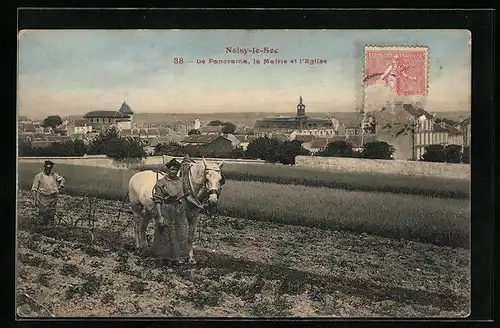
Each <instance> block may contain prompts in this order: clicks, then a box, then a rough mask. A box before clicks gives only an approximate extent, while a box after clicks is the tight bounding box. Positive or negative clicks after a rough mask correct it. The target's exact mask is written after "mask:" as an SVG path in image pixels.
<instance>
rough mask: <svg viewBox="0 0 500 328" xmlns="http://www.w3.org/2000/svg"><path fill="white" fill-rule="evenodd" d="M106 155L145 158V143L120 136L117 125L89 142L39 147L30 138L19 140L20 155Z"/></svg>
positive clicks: (56, 143) (72, 142)
mask: <svg viewBox="0 0 500 328" xmlns="http://www.w3.org/2000/svg"><path fill="white" fill-rule="evenodd" d="M85 154H88V155H106V156H108V157H110V158H114V159H117V160H119V159H126V158H145V157H146V152H145V150H144V143H143V142H142V141H141V140H140V139H139V138H132V137H123V136H120V133H119V131H118V130H117V129H116V127H114V126H111V127H108V128H106V129H105V130H103V131H101V132H100V133H99V135H98V136H96V138H94V139H93V140H91V141H90V142H89V143H88V144H87V143H85V142H84V141H82V140H68V141H64V142H52V143H51V144H50V145H49V146H48V147H37V146H35V145H33V143H32V142H31V140H30V139H27V138H21V139H20V140H19V156H83V155H85Z"/></svg>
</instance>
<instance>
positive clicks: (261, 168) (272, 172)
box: [143, 163, 470, 199]
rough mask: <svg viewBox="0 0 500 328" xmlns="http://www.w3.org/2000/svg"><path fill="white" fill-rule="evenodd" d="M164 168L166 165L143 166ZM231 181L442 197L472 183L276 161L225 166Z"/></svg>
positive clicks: (464, 192) (459, 195) (463, 195)
mask: <svg viewBox="0 0 500 328" xmlns="http://www.w3.org/2000/svg"><path fill="white" fill-rule="evenodd" d="M148 168H155V169H162V168H163V165H150V166H145V167H143V169H148ZM223 172H224V176H225V177H226V179H228V180H237V181H257V182H269V183H277V184H294V185H301V186H308V187H325V188H334V189H345V190H352V191H373V192H390V193H395V194H408V195H421V196H429V197H440V198H455V199H468V198H469V197H470V182H469V181H464V180H455V179H444V178H435V177H418V176H401V175H391V176H388V175H387V174H381V173H351V172H331V171H322V170H318V169H307V168H297V167H290V166H282V165H273V164H258V165H256V164H230V163H227V164H225V166H224V169H223Z"/></svg>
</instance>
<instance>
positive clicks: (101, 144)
mask: <svg viewBox="0 0 500 328" xmlns="http://www.w3.org/2000/svg"><path fill="white" fill-rule="evenodd" d="M118 138H120V131H119V130H118V129H117V128H116V127H115V126H114V125H111V126H108V127H106V128H105V129H103V130H102V131H101V132H99V135H98V136H97V137H96V138H95V139H94V140H92V141H91V142H90V144H89V152H88V153H89V155H106V154H107V152H108V150H107V149H108V148H107V147H108V144H109V142H110V141H111V140H114V139H118Z"/></svg>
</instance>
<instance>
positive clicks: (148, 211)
mask: <svg viewBox="0 0 500 328" xmlns="http://www.w3.org/2000/svg"><path fill="white" fill-rule="evenodd" d="M182 165H183V167H182V168H181V171H180V172H179V173H180V177H181V179H182V180H183V185H184V189H187V190H184V192H185V193H189V195H188V196H187V197H186V202H185V205H186V215H187V220H188V225H189V228H188V243H189V262H190V263H193V264H194V263H196V260H195V259H194V254H193V243H194V242H195V235H196V226H197V224H198V221H199V219H200V215H201V212H200V211H201V209H203V208H204V206H203V204H206V206H208V208H209V209H214V208H215V207H216V206H217V204H218V202H219V195H220V191H221V187H222V185H223V184H224V183H225V179H224V176H223V175H222V173H221V169H222V166H223V165H224V162H221V163H211V162H207V161H205V159H203V161H202V162H194V161H190V162H188V163H183V164H182ZM165 175H166V173H164V172H159V171H153V170H146V171H141V172H138V173H136V174H134V175H133V176H132V177H131V178H130V181H129V184H128V196H129V201H130V205H131V207H132V212H133V214H134V221H135V226H134V233H135V244H136V247H137V248H138V249H143V248H144V247H146V246H147V240H146V228H147V226H148V224H149V222H150V221H151V218H152V217H154V218H155V222H156V223H158V222H159V215H158V214H159V213H157V210H156V207H155V204H154V203H153V199H152V197H153V188H154V186H155V184H156V181H158V180H159V179H161V178H163V177H164V176H165Z"/></svg>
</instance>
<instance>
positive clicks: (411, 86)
mask: <svg viewBox="0 0 500 328" xmlns="http://www.w3.org/2000/svg"><path fill="white" fill-rule="evenodd" d="M427 62H428V48H427V47H377V46H366V47H365V87H367V86H371V85H374V84H379V83H380V84H384V85H386V86H388V87H389V88H390V89H391V90H392V91H393V92H394V93H395V94H396V95H398V96H412V95H425V94H426V92H427V81H428V80H427V79H428V74H427V73H428V72H427Z"/></svg>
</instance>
